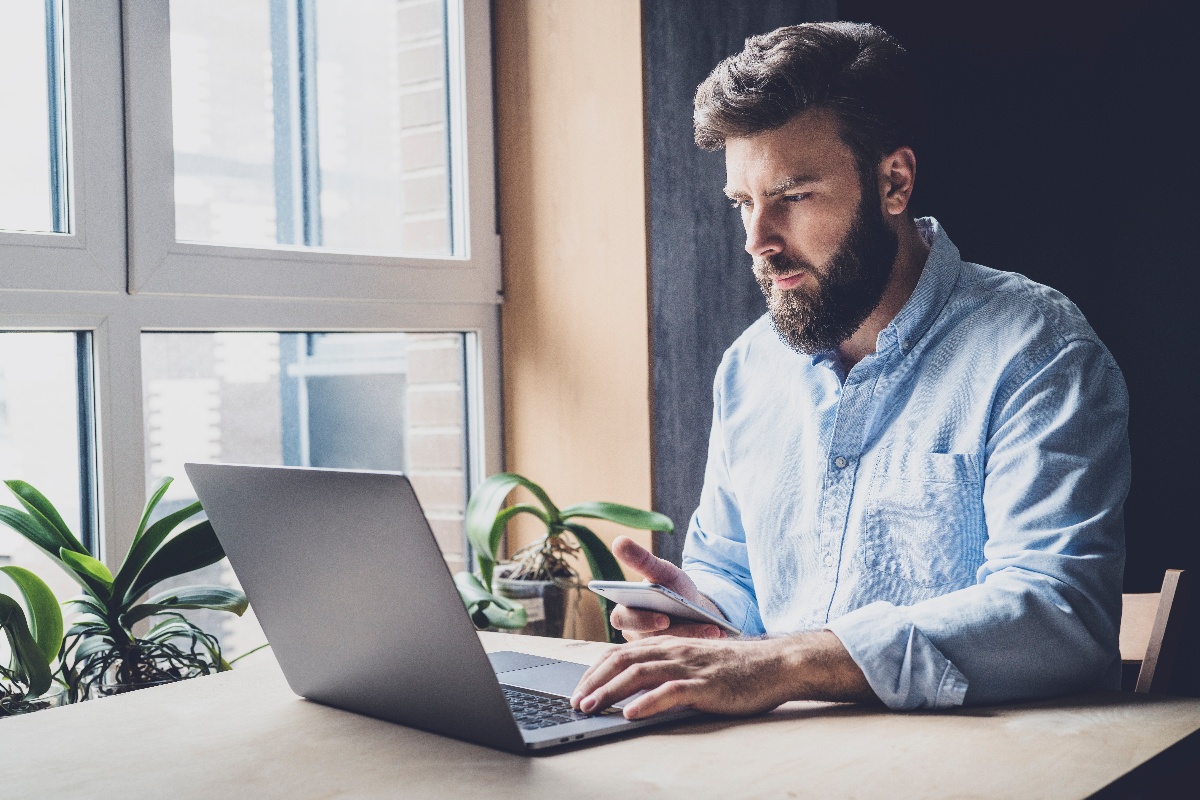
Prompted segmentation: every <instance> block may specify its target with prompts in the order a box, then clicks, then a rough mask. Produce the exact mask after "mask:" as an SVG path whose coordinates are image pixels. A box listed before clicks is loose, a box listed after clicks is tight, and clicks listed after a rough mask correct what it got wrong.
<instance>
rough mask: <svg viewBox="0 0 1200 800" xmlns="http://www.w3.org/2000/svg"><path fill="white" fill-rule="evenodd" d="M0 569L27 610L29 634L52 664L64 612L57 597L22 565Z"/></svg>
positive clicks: (56, 652) (59, 643) (60, 636)
mask: <svg viewBox="0 0 1200 800" xmlns="http://www.w3.org/2000/svg"><path fill="white" fill-rule="evenodd" d="M0 572H3V573H4V574H6V575H8V578H9V580H11V581H12V582H13V583H14V584H16V586H17V588H18V589H19V590H20V591H21V594H22V595H23V597H24V599H25V606H26V608H28V610H29V633H30V634H31V635H32V636H33V639H34V641H35V642H37V646H38V647H39V648H40V649H41V651H42V654H43V655H45V656H46V663H47V664H50V663H52V662H53V661H54V658H55V656H57V655H58V648H59V647H60V646H61V645H62V639H63V615H62V607H61V606H60V605H59V604H58V598H57V597H55V596H54V592H52V591H51V590H50V587H49V586H47V585H46V583H45V581H43V580H42V579H41V578H39V577H38V576H37V575H34V574H33V573H32V572H30V571H29V570H27V569H24V568H23V567H15V566H5V567H0Z"/></svg>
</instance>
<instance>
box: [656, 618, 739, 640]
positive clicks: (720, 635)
mask: <svg viewBox="0 0 1200 800" xmlns="http://www.w3.org/2000/svg"><path fill="white" fill-rule="evenodd" d="M665 632H666V633H668V634H670V635H671V636H680V637H684V638H687V639H724V638H726V634H725V631H723V630H721V629H720V628H718V627H717V626H716V625H709V624H708V623H706V622H676V623H675V624H674V625H672V626H671V627H670V628H667V630H666V631H665Z"/></svg>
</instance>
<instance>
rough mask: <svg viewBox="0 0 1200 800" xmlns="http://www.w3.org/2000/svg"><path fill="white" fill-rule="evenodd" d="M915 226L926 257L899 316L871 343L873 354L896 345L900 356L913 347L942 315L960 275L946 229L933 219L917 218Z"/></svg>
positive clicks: (960, 265) (957, 262)
mask: <svg viewBox="0 0 1200 800" xmlns="http://www.w3.org/2000/svg"><path fill="white" fill-rule="evenodd" d="M916 223H917V230H918V231H919V232H920V234H921V237H922V238H924V239H925V241H926V242H927V243H928V244H929V246H930V247H929V256H928V257H927V258H926V259H925V266H924V268H923V269H922V270H921V277H920V278H919V279H918V280H917V285H916V288H914V289H913V293H912V295H911V296H910V297H909V298H908V301H907V302H906V303H905V304H904V306H903V307H902V308H901V309H900V313H898V314H897V315H896V316H895V318H894V319H893V320H892V321H891V323H890V324H888V326H887V327H886V328H884V329H883V330H882V331H880V332H879V337H878V338H877V339H876V342H875V349H876V351H877V352H881V351H882V350H883V349H884V348H885V347H886V346H889V345H898V346H899V347H900V349H901V352H903V353H908V351H909V350H911V349H912V348H913V347H915V346H916V344H917V342H919V341H920V340H921V337H923V336H924V335H925V334H926V333H927V332H928V331H929V328H930V327H931V326H932V325H933V322H934V320H936V319H937V318H938V315H939V314H941V313H942V308H943V307H944V306H945V305H946V301H947V300H949V299H950V293H951V292H952V291H954V287H955V285H957V283H958V277H959V275H960V274H961V273H962V263H963V262H962V257H961V256H960V255H959V253H958V248H957V247H955V246H954V242H952V241H950V237H949V236H947V235H946V229H945V228H943V227H942V226H941V225H940V224H939V223H938V221H937V220H936V219H934V218H933V217H920V218H919V219H917V221H916Z"/></svg>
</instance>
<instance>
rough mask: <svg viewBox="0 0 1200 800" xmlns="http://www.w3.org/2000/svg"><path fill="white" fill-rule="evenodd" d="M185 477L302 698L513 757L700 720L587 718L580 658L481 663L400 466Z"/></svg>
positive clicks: (196, 469)
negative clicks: (578, 697)
mask: <svg viewBox="0 0 1200 800" xmlns="http://www.w3.org/2000/svg"><path fill="white" fill-rule="evenodd" d="M185 469H186V470H187V474H188V477H189V478H190V479H191V482H192V486H193V487H195V489H196V493H197V495H198V496H199V498H200V502H201V503H202V504H203V506H204V510H205V512H207V514H208V518H209V520H210V521H211V522H212V526H213V529H214V530H215V531H216V534H217V539H218V540H220V542H221V546H222V547H224V549H225V553H226V555H228V556H229V561H230V563H231V564H232V565H233V570H234V572H235V573H236V574H237V577H238V580H239V581H241V584H242V589H243V590H244V591H245V592H246V596H247V597H248V598H249V600H250V603H251V604H252V605H253V607H254V612H255V614H256V616H257V617H258V620H259V623H260V624H261V625H262V628H263V632H264V633H265V634H266V636H267V640H268V641H269V642H270V643H271V648H272V650H273V651H274V654H275V658H276V659H277V660H278V662H279V666H280V667H281V669H282V670H283V674H284V677H286V678H287V681H288V685H289V686H290V687H291V688H292V691H294V692H295V693H296V694H298V695H300V696H302V697H306V698H308V699H310V700H315V701H316V702H318V703H324V704H326V705H330V706H335V707H337V708H342V709H346V710H348V711H354V712H357V713H360V714H367V715H369V716H372V717H377V718H379V719H384V720H388V721H390V722H396V723H399V724H401V725H408V726H410V727H413V728H420V729H422V730H425V731H431V732H433V733H438V734H442V735H445V736H452V737H454V738H456V739H463V740H466V741H468V742H474V743H476V744H481V745H486V746H488V747H494V748H497V749H500V750H506V751H508V752H511V753H529V752H532V751H537V750H542V749H546V748H552V747H560V746H563V745H568V744H574V743H576V742H579V741H583V740H588V739H594V738H597V737H601V736H612V735H616V734H624V733H627V732H629V731H632V730H635V729H638V728H643V727H647V726H650V725H658V724H661V723H664V722H669V721H672V720H677V719H681V718H684V717H687V716H692V715H693V713H694V712H691V711H676V712H669V713H666V714H660V715H658V716H655V717H652V718H650V719H645V720H627V719H625V718H624V716H623V715H622V714H621V711H620V708H621V707H622V706H623V705H624V703H619V704H617V705H616V706H615V707H614V708H613V709H609V710H607V711H605V712H604V713H602V714H598V715H585V714H582V713H580V712H578V711H575V710H573V709H571V708H570V705H569V702H568V698H570V696H571V693H572V692H573V691H574V689H575V686H576V684H577V683H578V682H579V679H580V677H582V675H583V673H584V671H585V670H586V669H587V665H585V664H577V663H574V662H571V661H559V660H557V659H552V658H540V657H537V656H531V655H526V654H523V653H515V652H499V653H492V654H490V655H489V654H487V653H486V652H485V651H484V649H483V646H482V644H481V643H480V641H479V637H478V636H477V635H476V632H475V626H474V625H473V624H472V623H471V620H470V617H469V616H468V614H467V612H466V609H465V608H464V607H463V603H462V600H461V599H459V595H458V590H457V589H456V588H455V586H454V581H453V579H452V577H451V575H450V571H449V569H448V568H447V566H446V562H445V559H443V558H442V553H441V550H440V549H439V547H438V544H437V541H436V540H435V539H434V536H433V531H432V530H431V529H430V527H429V523H428V521H427V520H426V519H425V515H424V513H423V512H422V511H421V506H420V504H419V503H418V502H417V497H416V495H415V494H414V493H413V488H412V485H411V484H410V483H409V481H408V478H406V477H405V476H404V475H403V474H401V473H397V472H362V471H351V470H328V469H313V468H302V467H262V466H244V465H233V464H187V465H185ZM632 699H633V698H628V699H627V700H626V701H625V702H628V700H632Z"/></svg>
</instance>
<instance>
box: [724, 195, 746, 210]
mask: <svg viewBox="0 0 1200 800" xmlns="http://www.w3.org/2000/svg"><path fill="white" fill-rule="evenodd" d="M729 207H730V208H736V209H738V210H741V209H743V208H749V207H750V201H749V200H746V199H744V198H740V197H739V198H735V199H732V200H730V201H729Z"/></svg>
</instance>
